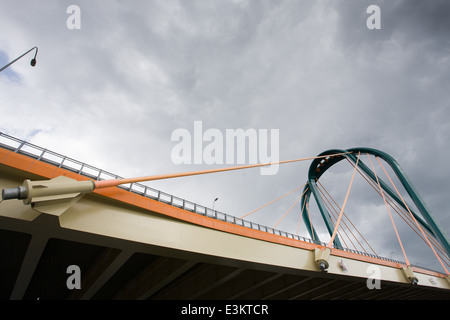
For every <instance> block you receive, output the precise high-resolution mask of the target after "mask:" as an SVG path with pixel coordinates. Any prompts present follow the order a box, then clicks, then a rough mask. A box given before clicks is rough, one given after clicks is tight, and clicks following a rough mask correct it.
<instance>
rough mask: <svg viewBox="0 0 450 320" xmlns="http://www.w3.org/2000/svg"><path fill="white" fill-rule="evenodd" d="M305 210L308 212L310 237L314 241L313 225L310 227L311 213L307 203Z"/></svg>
mask: <svg viewBox="0 0 450 320" xmlns="http://www.w3.org/2000/svg"><path fill="white" fill-rule="evenodd" d="M306 212H307V213H308V218H309V226H310V228H311V233H312V238H313V240H314V241H316V237H315V236H314V232H313V227H312V220H311V215H310V214H309V203H306Z"/></svg>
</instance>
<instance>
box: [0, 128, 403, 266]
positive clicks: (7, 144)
mask: <svg viewBox="0 0 450 320" xmlns="http://www.w3.org/2000/svg"><path fill="white" fill-rule="evenodd" d="M0 147H1V148H4V149H7V150H11V151H13V152H16V153H19V154H22V155H25V156H28V157H31V158H34V159H37V160H39V161H42V162H45V163H48V164H51V165H54V166H56V167H59V168H63V169H65V170H68V171H71V172H74V173H77V174H80V175H82V176H85V177H88V178H90V179H93V180H107V179H122V178H123V177H120V176H118V175H116V174H113V173H111V172H108V171H105V170H102V169H100V168H97V167H94V166H91V165H89V164H86V163H84V162H80V161H78V160H75V159H72V158H69V157H66V156H64V155H61V154H59V153H56V152H53V151H51V150H48V149H45V148H42V147H39V146H37V145H34V144H31V143H29V142H27V141H24V140H21V139H18V138H15V137H12V136H10V135H7V134H5V133H2V132H0ZM118 187H119V188H121V189H124V190H127V191H129V192H132V193H135V194H139V195H141V196H144V197H147V198H150V199H153V200H156V201H160V202H163V203H166V204H169V205H172V206H174V207H178V208H181V209H184V210H186V211H190V212H193V213H196V214H200V215H203V216H206V217H210V218H213V219H217V220H221V221H225V222H229V223H233V224H236V225H240V226H243V227H247V228H251V229H254V230H259V231H262V232H267V233H272V234H275V235H279V236H282V237H287V238H291V239H294V240H300V241H304V242H309V243H315V244H318V245H323V246H326V245H327V244H326V243H324V242H320V241H317V240H313V239H310V238H305V237H303V236H300V235H297V234H293V233H289V232H286V231H282V230H278V229H274V228H270V227H267V226H265V225H262V224H259V223H255V222H252V221H249V220H244V219H240V218H237V217H235V216H232V215H229V214H226V213H223V212H221V211H218V210H213V209H211V208H208V207H205V206H202V205H199V204H197V203H194V202H191V201H188V200H185V199H182V198H179V197H176V196H174V195H171V194H168V193H165V192H163V191H160V190H156V189H153V188H151V187H149V186H147V185H144V184H140V183H131V184H124V185H120V186H118ZM343 250H345V251H348V252H353V253H357V254H360V255H364V256H369V257H374V258H378V259H383V260H387V261H392V262H397V263H400V264H404V262H401V261H397V260H393V259H389V258H385V257H380V256H376V255H373V254H369V253H366V252H360V251H357V250H353V249H349V248H344V249H343Z"/></svg>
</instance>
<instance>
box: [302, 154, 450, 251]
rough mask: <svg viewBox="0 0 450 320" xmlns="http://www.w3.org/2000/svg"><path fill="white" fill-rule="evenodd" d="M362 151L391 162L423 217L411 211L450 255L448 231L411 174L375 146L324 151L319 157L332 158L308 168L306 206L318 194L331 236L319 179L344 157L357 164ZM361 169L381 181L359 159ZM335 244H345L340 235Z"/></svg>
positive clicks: (313, 234) (316, 161)
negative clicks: (412, 181) (442, 226)
mask: <svg viewBox="0 0 450 320" xmlns="http://www.w3.org/2000/svg"><path fill="white" fill-rule="evenodd" d="M358 152H360V153H361V154H371V155H373V156H375V157H379V158H381V159H383V160H384V161H385V162H386V163H388V164H389V166H390V167H391V168H392V170H393V171H394V173H395V175H396V176H397V177H398V179H399V180H400V182H401V184H402V185H403V187H404V188H405V190H406V192H407V193H408V195H409V196H410V197H411V199H412V201H413V202H414V204H415V205H416V207H417V209H418V210H419V211H420V213H421V215H422V217H423V218H422V217H421V216H419V215H418V214H417V213H416V212H414V210H412V209H411V208H410V211H411V213H412V214H413V216H414V218H415V219H416V220H417V221H418V223H420V225H421V226H422V227H424V228H425V229H426V230H427V231H428V232H430V233H431V234H432V235H433V236H434V237H435V238H436V239H437V240H438V241H439V242H440V243H441V244H442V246H443V248H444V249H445V251H446V252H447V254H448V255H449V256H450V245H449V240H448V237H447V235H446V233H445V232H444V230H443V229H442V228H441V226H440V225H439V223H438V221H437V220H436V218H435V217H434V216H433V214H432V213H431V211H430V210H429V209H428V207H427V206H426V204H425V202H424V201H423V199H422V198H421V197H420V195H419V194H418V192H417V191H416V190H415V188H414V186H413V184H412V183H411V181H410V180H409V178H408V177H407V175H406V174H405V173H404V171H403V170H402V168H401V167H400V165H399V164H398V163H397V161H396V160H395V159H394V158H393V157H391V156H390V155H389V154H387V153H385V152H383V151H380V150H376V149H372V148H365V147H360V148H351V149H348V150H341V149H332V150H328V151H325V152H322V153H321V154H320V155H319V156H326V155H330V156H329V157H325V158H321V159H314V160H313V162H312V163H311V166H310V168H309V171H308V181H307V185H306V186H305V190H306V188H307V191H306V192H305V194H304V196H303V198H302V201H301V203H302V206H303V204H306V205H308V202H309V199H310V198H311V195H313V196H314V199H315V200H316V203H317V206H318V207H319V211H320V213H321V215H322V218H323V220H324V222H325V225H326V227H327V230H328V232H329V234H330V236H331V235H332V234H333V231H334V225H333V223H332V221H331V218H330V214H329V212H328V210H327V208H326V206H325V204H324V202H323V200H322V198H321V196H320V193H319V190H318V188H317V181H318V180H319V179H320V177H321V176H322V175H323V174H324V172H325V171H327V170H328V169H329V168H330V167H332V166H333V165H335V164H336V163H338V162H339V161H341V160H344V159H345V158H347V159H349V160H350V161H351V162H352V163H353V164H354V165H356V163H357V157H356V154H357V153H358ZM338 153H344V154H342V155H337V156H336V155H335V154H338ZM358 168H359V169H361V170H362V171H364V173H365V174H367V176H368V177H369V178H370V179H371V180H372V181H374V182H375V183H376V182H377V179H376V175H375V173H374V172H373V171H372V170H371V169H370V168H369V167H367V166H366V165H365V164H364V163H363V162H362V161H359V163H358ZM378 180H379V182H380V186H381V188H382V189H383V191H384V192H386V193H387V194H389V196H390V197H392V199H394V200H395V201H396V202H397V203H398V204H399V205H400V206H401V207H403V208H404V209H405V210H407V207H406V206H405V204H404V203H403V201H402V200H401V199H400V198H399V197H398V195H397V193H396V192H394V191H393V190H392V189H391V188H390V187H389V186H388V185H387V184H386V183H385V182H384V181H382V180H381V179H378ZM303 219H304V221H305V224H306V226H307V229H308V232H309V234H310V236H311V237H314V239H316V240H319V239H318V236H317V233H316V231H315V230H314V227H313V226H312V225H311V221H310V219H309V217H308V216H307V215H303ZM333 244H334V246H335V247H336V248H342V245H341V243H340V240H339V238H338V237H337V236H336V238H335V240H334V243H333Z"/></svg>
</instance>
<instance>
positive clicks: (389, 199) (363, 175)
mask: <svg viewBox="0 0 450 320" xmlns="http://www.w3.org/2000/svg"><path fill="white" fill-rule="evenodd" d="M346 160H347V161H348V162H349V163H350V164H351V165H352V166H354V164H353V163H352V162H350V160H348V159H347V158H346ZM357 170H358V173H359V174H360V175H361V176H362V177H363V178H364V179H365V180H366V181H367V182H368V183H369V185H370V186H371V187H372V188H374V190H375V191H376V192H377V193H378V194H379V195H380V196H382V194H381V193H380V191H379V190H378V188H376V187H375V186H374V184H375V183H374V182H373V181H371V180H369V179H367V177H366V174H363V173H362V172H361V171H360V170H359V169H357ZM385 196H386V198H387V200H388V201H387V202H388V204H389V205H390V206H391V208H392V209H393V210H394V211H395V212H396V213H397V214H398V215H399V216H400V217H401V218H402V219H403V221H405V222H406V224H407V225H408V226H409V227H410V228H411V229H413V230H414V232H415V233H416V234H417V235H418V236H419V237H420V238H421V239H422V240H423V241H426V240H425V239H424V238H423V237H422V235H420V234H419V233H418V232H417V231H416V228H415V227H414V226H411V225H410V224H409V222H408V221H406V220H405V218H404V217H403V216H405V217H406V218H407V219H408V220H409V221H411V222H412V219H411V218H410V217H409V215H408V214H407V213H406V212H405V210H404V209H403V208H402V207H399V206H398V205H397V201H394V200H393V199H392V198H391V197H390V196H389V195H386V194H385ZM396 208H397V209H396ZM399 211H400V212H399ZM422 231H423V232H425V234H428V235H430V233H429V232H428V231H427V230H423V229H422ZM431 241H432V242H433V243H434V245H435V247H436V249H437V250H438V251H439V252H441V253H442V254H444V256H443V257H441V258H444V259H446V260H449V261H450V257H447V256H446V255H445V252H444V249H443V248H442V246H441V244H440V243H439V242H437V241H436V240H435V239H434V238H431ZM367 244H369V243H367ZM369 246H370V245H369ZM372 250H373V249H372ZM374 252H375V251H374ZM444 263H445V264H446V265H448V266H450V263H449V262H447V261H445V262H444Z"/></svg>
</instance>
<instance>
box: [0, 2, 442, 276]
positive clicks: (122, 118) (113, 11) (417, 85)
mask: <svg viewBox="0 0 450 320" xmlns="http://www.w3.org/2000/svg"><path fill="white" fill-rule="evenodd" d="M0 5H1V8H2V10H1V11H0V66H3V65H6V64H7V63H8V62H9V61H12V60H13V59H15V58H16V57H18V56H20V55H21V54H22V53H24V52H26V51H27V50H29V49H30V48H32V47H34V46H37V47H38V48H39V51H38V55H37V64H36V66H35V67H31V66H30V64H29V60H30V59H31V58H32V57H33V54H34V53H30V54H28V55H27V56H25V57H24V58H22V59H21V60H19V61H17V62H16V63H14V64H13V65H11V66H10V67H9V68H8V69H6V70H4V71H3V72H1V73H0V114H1V116H0V131H1V132H3V133H6V134H9V135H12V136H14V137H17V138H20V139H24V140H26V141H28V142H31V143H33V144H36V145H39V146H41V147H44V148H47V149H49V150H52V151H55V152H58V153H60V154H63V155H66V156H68V157H71V158H73V159H76V160H79V161H82V162H86V163H88V164H90V165H93V166H95V167H98V168H101V169H104V170H107V171H109V172H112V173H115V174H118V175H120V176H123V177H137V176H147V175H153V174H163V173H175V172H185V171H194V170H203V169H211V168H220V167H226V166H230V165H239V163H237V160H236V161H235V162H236V163H232V162H231V163H213V164H210V163H206V161H205V159H202V160H203V161H200V163H197V164H195V163H176V161H175V160H174V156H173V151H174V148H175V147H176V146H177V145H178V146H179V143H180V141H179V140H178V141H174V139H172V135H173V133H174V132H180V130H181V131H182V132H188V133H190V134H191V138H192V140H191V142H193V141H194V140H195V139H196V138H195V137H194V136H195V133H196V132H197V131H195V128H194V127H195V123H196V122H197V123H198V122H200V123H201V125H202V130H203V131H201V133H200V141H201V139H202V138H204V137H203V136H202V134H203V133H204V132H206V131H208V130H209V129H211V130H210V131H208V132H210V133H214V134H215V135H214V137H215V138H217V136H218V135H220V134H222V136H225V134H226V132H227V130H238V129H243V130H250V131H252V132H256V133H258V134H259V133H261V132H269V133H272V132H275V131H276V132H278V134H279V136H278V139H275V140H276V141H275V142H276V143H274V144H272V145H271V147H272V148H271V149H270V150H272V153H271V154H272V155H273V156H274V155H275V154H276V155H277V156H278V158H279V160H290V159H297V158H304V157H314V156H316V155H318V154H320V153H321V152H323V151H325V150H329V149H348V148H353V147H371V148H375V149H379V150H382V151H385V152H386V153H388V154H390V155H391V156H392V157H394V158H395V159H396V160H397V161H398V163H399V164H400V165H401V167H402V168H403V170H404V171H405V173H406V174H407V175H408V177H409V178H410V180H411V181H412V182H413V184H414V186H415V187H416V189H417V191H418V192H419V193H420V195H421V196H422V198H423V199H424V200H425V202H426V203H427V205H428V207H429V208H430V210H431V212H432V213H433V214H434V215H435V217H436V219H437V220H438V221H439V223H440V224H441V226H442V227H443V229H444V230H445V232H446V233H447V234H448V233H449V230H450V216H449V210H448V206H447V200H448V195H449V193H450V186H449V183H448V181H449V179H450V168H449V166H448V165H447V159H448V158H449V156H450V154H449V153H450V143H449V139H448V136H449V135H450V92H449V90H448V88H449V87H450V75H449V71H448V70H450V36H449V34H450V33H449V31H450V20H449V19H448V15H449V13H450V3H449V2H448V1H439V0H437V1H418V0H409V1H406V0H403V1H400V0H393V1H380V0H370V1H342V0H340V1H331V0H328V1H325V0H319V1H311V0H279V1H270V0H267V1H264V0H253V1H252V0H249V1H246V0H227V1H225V0H210V1H207V0H202V1H200V0H198V1H197V0H184V1H181V0H180V1H175V0H164V1H156V0H151V1H140V0H135V1H119V0H115V1H108V2H105V1H99V0H95V1H75V0H71V1H56V0H46V1H45V4H42V2H36V1H31V0H17V1H7V0H0ZM72 5H75V6H77V8H79V12H76V11H72V10H71V8H72V7H71V6H72ZM371 5H376V6H378V8H379V15H378V16H374V12H373V11H369V12H368V10H367V9H368V7H369V6H371ZM68 9H70V10H68ZM78 13H79V15H77V14H78ZM373 18H379V19H378V20H376V21H378V22H379V27H380V28H378V29H377V28H375V29H373V28H372V29H371V28H369V27H368V24H367V21H368V20H369V21H373V20H372V19H373ZM77 27H79V28H77ZM177 130H178V131H177ZM261 137H262V135H259V136H258V138H259V139H260V140H259V141H262V140H261ZM197 139H198V136H197ZM184 141H187V140H184ZM197 141H198V140H197ZM214 141H215V142H217V141H218V140H214ZM210 143H212V142H208V141H206V140H205V141H203V144H202V145H200V148H203V149H201V150H205V149H204V148H206V147H207V146H208V145H210ZM268 143H269V142H268ZM198 146H199V145H198ZM198 146H197V147H198ZM210 146H211V145H210ZM214 146H218V144H217V145H216V144H215V145H214ZM221 146H222V147H223V148H222V151H223V152H224V153H226V152H227V151H230V149H229V145H227V144H226V143H225V140H224V141H223V143H222V145H221ZM257 147H259V148H261V145H258V146H257ZM193 148H194V147H193ZM227 148H228V149H227ZM215 150H216V151H218V150H219V148H218V149H215ZM253 150H254V149H253ZM259 150H260V149H259ZM250 152H251V151H250V148H248V149H247V150H246V154H245V155H246V156H247V162H246V163H245V164H247V163H249V162H250V160H249V159H250ZM253 155H254V154H253ZM261 159H262V158H258V161H259V160H261ZM259 162H261V161H259ZM310 164H311V161H304V162H299V163H292V164H285V165H281V166H280V167H279V169H278V171H277V172H276V174H272V175H263V174H261V171H260V170H259V169H251V170H243V171H234V172H227V173H217V174H214V175H203V176H196V177H189V178H178V179H172V180H164V181H155V182H151V183H150V182H149V183H147V184H148V185H150V186H151V187H153V188H155V189H158V190H161V191H164V192H167V193H170V194H173V195H175V196H178V197H181V198H184V199H187V200H189V201H193V202H197V203H199V204H202V205H204V206H208V207H212V206H214V207H215V209H217V210H220V211H222V212H225V213H228V214H231V215H234V216H237V217H240V216H243V215H244V214H247V213H249V212H251V211H253V210H255V209H256V208H259V207H260V206H262V205H264V204H266V203H267V202H269V201H271V200H273V199H276V198H278V197H280V196H281V195H283V194H285V193H287V192H289V191H290V190H293V189H295V188H297V187H300V186H302V185H303V184H304V183H306V179H307V172H308V168H309V165H310ZM366 164H368V162H367V163H366ZM378 170H380V168H379V167H378ZM352 172H353V167H351V166H349V165H348V164H347V165H346V164H345V163H344V162H342V163H340V164H339V165H337V166H336V167H333V170H332V169H330V170H329V172H327V173H326V175H324V178H323V179H324V180H323V181H324V184H325V182H326V190H328V191H330V192H334V195H335V196H336V199H337V202H338V203H340V205H342V204H343V201H344V196H345V193H346V192H347V190H348V186H349V183H350V181H351V180H350V179H351V175H352ZM378 172H379V171H378ZM358 179H359V180H358ZM360 180H361V178H359V177H355V183H354V185H352V189H351V191H350V194H349V200H348V205H347V207H346V211H347V210H348V211H352V213H353V216H354V218H353V219H355V222H357V223H358V227H359V229H360V230H362V231H364V232H365V233H367V234H368V236H369V237H370V238H371V239H372V240H371V242H373V244H374V246H376V247H377V248H379V249H378V251H377V253H378V254H380V255H383V256H389V257H392V258H396V259H399V260H403V255H402V252H401V250H400V247H399V245H398V243H397V238H396V236H395V233H394V232H393V229H392V226H391V225H389V223H390V222H389V221H388V220H386V219H388V213H387V210H386V207H385V204H384V202H383V199H382V198H381V197H379V196H378V195H376V194H375V196H374V192H373V190H370V188H366V187H367V186H364V184H363V183H361V182H360ZM300 190H302V189H300ZM300 190H299V191H297V192H295V193H293V194H292V195H290V196H289V197H286V198H283V201H277V202H276V203H275V204H274V205H273V206H272V205H271V206H268V207H266V208H265V209H264V210H260V211H258V212H256V213H254V214H252V215H250V216H248V217H247V219H249V220H253V221H256V222H258V223H262V224H265V225H267V226H273V225H274V224H275V223H276V222H277V221H278V220H279V219H280V217H281V216H282V215H283V214H284V213H285V212H286V211H287V210H288V209H289V208H290V207H291V206H292V205H293V204H294V203H295V200H296V199H297V198H298V197H299V195H300V194H299V192H301V191H300ZM215 198H218V200H217V201H216V202H214V199H215ZM300 209H301V208H300V207H299V204H297V205H296V207H295V209H293V210H292V211H291V212H289V215H287V216H286V218H285V219H284V220H283V221H282V222H280V224H278V225H277V228H278V229H281V230H286V231H288V232H292V233H295V232H296V229H297V225H298V220H299V214H300V211H301V210H300ZM314 211H315V213H314ZM311 213H312V214H315V217H319V213H318V211H317V209H316V210H314V204H313V203H311ZM314 219H316V218H314ZM320 220H321V219H320V218H318V220H317V221H318V222H317V224H318V225H319V224H320ZM318 228H319V226H318ZM399 229H402V230H403V228H402V227H399ZM301 230H302V231H300V233H301V234H302V235H306V236H308V235H307V234H306V233H305V230H304V228H303V229H301ZM319 231H320V235H321V240H323V241H328V238H329V235H327V234H326V232H325V231H324V230H323V229H321V230H319ZM327 237H328V238H327ZM413 238H414V239H415V240H411V239H413ZM402 241H403V242H404V243H405V244H408V246H409V247H408V248H407V249H409V250H408V251H409V254H408V252H407V254H408V257H409V259H410V260H411V261H412V263H418V264H422V265H423V264H424V262H428V261H431V260H433V261H434V259H435V258H434V257H433V256H431V258H430V256H429V253H428V251H429V249H427V248H423V247H421V246H419V245H418V246H417V247H416V246H415V245H413V243H415V241H421V240H416V237H415V235H411V234H409V233H407V232H406V231H405V235H404V236H403V239H402ZM433 267H435V268H437V269H439V265H438V266H436V265H435V264H434V263H433Z"/></svg>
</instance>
